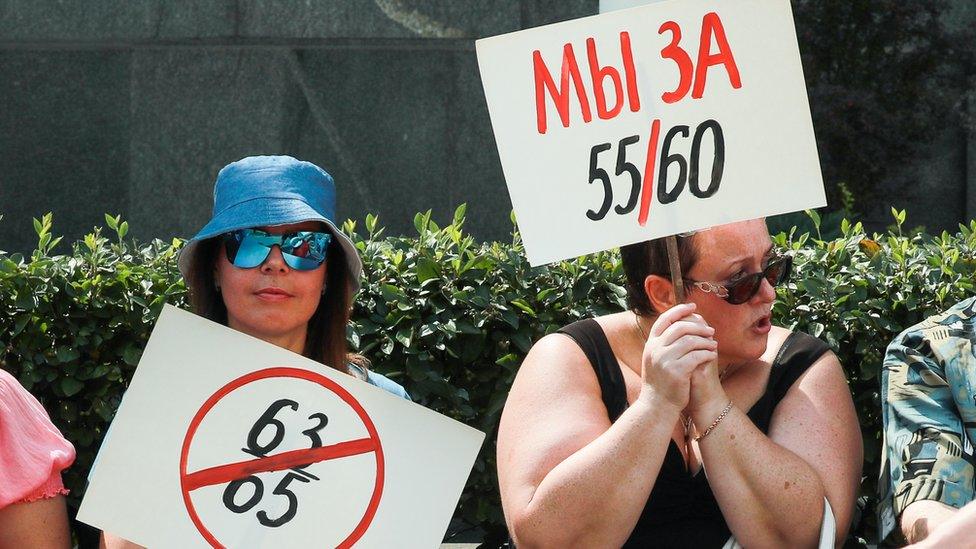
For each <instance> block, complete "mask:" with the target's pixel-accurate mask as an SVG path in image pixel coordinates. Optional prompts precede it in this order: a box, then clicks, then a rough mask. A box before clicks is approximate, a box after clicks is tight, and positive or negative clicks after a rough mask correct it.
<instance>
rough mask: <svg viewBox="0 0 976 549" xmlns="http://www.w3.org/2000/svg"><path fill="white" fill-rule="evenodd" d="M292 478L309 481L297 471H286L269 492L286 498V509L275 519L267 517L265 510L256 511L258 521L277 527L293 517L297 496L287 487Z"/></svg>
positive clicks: (295, 510)
mask: <svg viewBox="0 0 976 549" xmlns="http://www.w3.org/2000/svg"><path fill="white" fill-rule="evenodd" d="M293 480H298V481H301V482H311V481H310V480H309V479H307V478H305V477H304V476H302V475H299V474H297V473H288V474H287V475H285V476H284V478H282V479H281V482H279V483H278V486H275V489H274V491H272V492H271V493H272V494H275V495H278V496H285V497H286V498H288V509H285V512H284V513H282V514H281V516H280V517H278V518H276V519H271V518H268V513H267V512H265V511H258V522H260V523H261V524H263V525H265V526H268V527H271V528H277V527H279V526H281V525H282V524H285V523H287V522H288V521H289V520H291V519H293V518H295V515H296V514H297V513H298V496H296V495H295V493H294V492H292V491H291V490H289V489H288V483H289V482H291V481H293Z"/></svg>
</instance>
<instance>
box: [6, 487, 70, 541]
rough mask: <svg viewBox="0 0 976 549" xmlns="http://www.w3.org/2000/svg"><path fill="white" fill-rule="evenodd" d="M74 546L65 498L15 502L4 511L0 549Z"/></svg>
mask: <svg viewBox="0 0 976 549" xmlns="http://www.w3.org/2000/svg"><path fill="white" fill-rule="evenodd" d="M70 544H71V534H70V533H69V531H68V513H67V511H66V510H65V505H64V496H56V497H53V498H47V499H41V500H37V501H33V502H30V503H15V504H13V505H8V506H7V507H4V508H3V509H0V549H14V548H20V547H37V548H40V549H49V548H50V549H55V548H57V549H62V548H64V549H66V548H67V547H70Z"/></svg>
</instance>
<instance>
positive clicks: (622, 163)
mask: <svg viewBox="0 0 976 549" xmlns="http://www.w3.org/2000/svg"><path fill="white" fill-rule="evenodd" d="M638 141H640V136H639V135H632V136H630V137H625V138H623V139H621V140H620V145H618V147H617V175H620V174H622V173H624V172H627V173H628V174H629V175H630V185H631V186H630V198H628V199H627V204H626V205H624V206H623V207H621V206H620V204H617V205H616V206H614V208H613V211H615V212H617V213H618V214H620V215H623V214H627V213H630V212H632V211H634V207H635V206H637V199H638V198H640V191H641V173H640V170H638V169H637V166H635V165H633V164H631V163H630V162H627V145H633V144H634V143H637V142H638Z"/></svg>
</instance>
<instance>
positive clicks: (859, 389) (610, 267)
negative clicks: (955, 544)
mask: <svg viewBox="0 0 976 549" xmlns="http://www.w3.org/2000/svg"><path fill="white" fill-rule="evenodd" d="M895 216H896V224H895V225H893V226H892V228H891V229H890V230H889V231H888V232H887V233H886V234H873V235H870V236H868V235H866V234H865V232H864V230H863V229H862V227H861V224H860V223H857V224H853V225H852V224H850V223H848V222H847V221H843V222H842V223H840V227H831V231H830V232H832V233H834V234H840V235H841V236H839V237H838V238H834V239H829V240H821V239H820V237H819V234H820V230H821V227H820V220H819V217H818V216H817V214H816V213H813V212H811V218H812V221H813V226H814V227H815V231H814V234H813V235H810V234H808V233H803V234H798V233H797V232H796V231H792V232H791V233H788V234H787V233H780V234H778V235H777V236H775V237H774V240H775V241H776V242H777V244H779V245H780V246H782V247H785V248H791V249H792V250H793V251H794V253H795V256H796V261H795V265H796V273H795V276H794V278H793V281H792V282H791V284H790V285H789V287H788V288H785V289H782V290H781V291H780V297H779V300H778V301H777V303H776V305H775V307H774V315H775V317H776V321H777V322H778V323H780V324H781V325H785V326H789V327H792V328H796V329H800V330H804V331H807V332H809V333H811V334H813V335H816V336H818V337H821V338H823V339H824V340H825V341H827V342H828V343H829V344H830V346H831V347H832V348H833V349H834V350H835V352H837V354H838V356H839V357H840V359H841V362H842V363H843V364H844V366H845V368H846V370H847V373H848V377H849V380H850V384H851V389H852V393H853V395H854V399H855V403H856V405H857V408H858V414H859V416H860V419H861V425H862V430H863V434H864V441H865V465H864V475H865V481H864V483H863V493H864V494H865V495H867V496H871V497H873V494H874V493H875V483H876V480H875V479H876V476H877V470H878V464H879V462H880V459H879V450H880V418H879V404H878V379H877V378H878V371H879V366H880V363H881V358H882V356H883V352H884V347H885V345H886V344H887V342H888V341H890V340H891V338H892V337H893V336H894V335H895V334H896V333H897V332H899V331H901V330H902V329H903V328H905V327H907V326H909V325H911V324H914V323H915V322H917V321H919V320H920V319H922V318H924V317H925V316H927V315H929V314H932V313H934V312H936V311H938V310H941V309H944V308H946V307H948V306H949V305H951V304H952V303H954V302H956V301H958V300H961V299H963V298H965V297H968V296H969V295H971V294H972V293H973V282H972V279H973V271H974V269H976V255H974V253H976V252H974V242H976V236H974V234H976V222H974V223H973V224H972V225H971V226H969V227H960V232H959V233H958V234H956V235H949V234H945V233H944V234H942V235H940V236H938V237H931V236H927V235H924V234H911V235H907V234H905V235H903V234H902V232H901V226H902V224H903V223H904V212H895ZM463 220H464V207H463V206H462V207H461V208H459V209H458V211H457V212H456V213H455V217H454V219H453V220H452V222H451V223H450V224H448V225H446V226H444V227H439V226H438V225H437V224H436V223H435V222H434V221H433V220H431V218H430V213H429V212H428V213H426V214H418V215H417V216H416V218H415V226H416V229H417V236H415V237H410V238H405V237H384V236H383V234H382V233H383V231H382V229H378V228H377V220H376V218H375V217H374V216H367V217H366V220H365V224H364V225H365V227H364V228H365V231H364V232H363V233H362V234H360V233H357V232H356V229H357V226H356V223H353V222H351V221H348V222H346V224H345V225H344V227H343V228H344V230H345V231H346V232H348V233H349V234H350V235H351V236H352V238H353V240H354V242H355V243H356V246H357V247H358V248H359V250H360V253H361V254H362V256H363V263H364V269H365V279H366V281H365V284H364V285H363V290H362V292H361V293H360V295H359V297H358V298H357V300H356V305H355V310H354V314H353V323H352V325H351V326H350V328H349V339H350V341H351V343H352V346H353V348H355V349H358V350H359V351H360V352H362V353H363V354H365V355H366V356H367V357H368V358H369V359H370V360H371V361H372V363H373V367H374V369H376V370H377V371H379V372H382V373H385V374H387V375H389V376H390V377H391V378H393V379H395V380H397V381H399V382H400V383H402V384H403V385H404V386H405V387H406V388H407V390H408V391H409V392H410V394H411V395H412V396H413V398H414V399H415V400H416V401H417V402H419V403H421V404H423V405H425V406H428V407H430V408H433V409H435V410H437V411H439V412H441V413H444V414H446V415H449V416H451V417H454V418H456V419H458V420H460V421H462V422H465V423H467V424H470V425H472V426H475V427H477V428H479V429H481V430H483V431H486V432H487V433H488V439H487V440H488V442H487V443H486V444H485V447H484V448H483V449H482V453H481V455H480V457H479V459H478V461H477V462H476V464H475V468H474V472H473V473H472V475H471V478H470V479H469V482H468V486H467V488H466V489H465V491H464V493H463V495H462V497H461V502H460V506H459V508H458V511H457V518H459V519H461V520H463V521H464V522H466V523H467V524H470V525H476V526H479V527H480V528H482V529H483V530H484V531H485V532H486V533H487V536H488V539H490V540H495V539H500V538H502V537H503V536H504V521H503V519H502V515H501V508H500V504H499V500H498V495H497V485H496V480H495V475H494V468H495V456H494V439H495V430H496V427H497V424H498V418H499V414H500V413H501V409H502V406H503V405H504V403H505V397H506V394H507V392H508V388H509V386H510V384H511V382H512V379H513V377H514V375H515V372H516V371H517V369H518V365H519V364H520V362H521V360H522V358H523V357H524V356H525V353H526V352H527V351H528V349H529V347H530V346H531V344H532V342H533V341H535V340H537V339H539V338H540V337H542V336H543V335H544V334H546V333H549V332H552V331H553V330H555V329H557V328H559V327H560V326H562V325H565V324H567V323H569V322H572V321H574V320H577V319H580V318H584V317H587V316H593V315H599V314H604V313H608V312H611V311H616V310H620V309H621V308H622V307H624V289H623V287H622V282H623V272H622V268H621V266H620V262H619V256H618V254H617V253H615V252H605V253H599V254H594V255H590V256H587V257H584V258H580V259H577V260H573V261H565V262H561V263H558V264H555V265H551V266H549V267H545V268H535V269H533V268H530V267H529V265H528V263H527V262H526V260H525V257H524V254H523V250H522V246H521V242H520V241H519V237H518V235H517V234H515V235H514V236H513V241H512V242H511V243H498V242H495V243H478V242H475V241H474V240H473V238H472V237H471V236H469V235H467V234H465V233H464V231H463V228H462V226H463ZM106 223H107V228H106V229H101V228H96V229H95V230H94V232H93V233H92V234H89V235H88V236H86V237H85V238H84V239H83V240H82V241H79V242H75V243H73V244H72V245H71V250H70V253H69V254H65V255H56V254H54V253H53V248H54V246H55V245H56V244H57V240H58V239H55V238H52V236H51V218H50V216H46V217H45V218H44V219H42V220H37V221H36V223H35V230H36V232H37V233H38V247H37V250H35V251H34V252H33V254H32V255H31V257H29V258H26V257H23V256H21V255H19V254H6V253H3V252H0V338H2V339H0V349H2V355H0V367H3V368H4V369H6V370H8V371H10V372H12V373H13V374H14V375H16V376H17V377H18V378H19V379H20V380H21V382H22V383H23V384H24V385H25V386H26V387H27V388H28V389H30V390H31V391H32V392H33V393H34V394H35V395H37V397H38V398H39V399H40V400H41V401H42V402H43V403H44V404H45V406H46V407H47V408H48V410H49V411H50V413H51V416H52V418H53V420H54V422H55V423H56V424H57V425H58V426H59V427H60V428H61V429H62V431H63V432H64V433H65V435H66V436H67V437H68V438H69V439H70V440H71V441H72V442H74V443H75V446H76V448H77V449H78V461H77V462H76V465H75V466H74V467H72V468H71V469H70V470H69V471H68V472H67V474H66V480H67V483H68V485H69V487H71V488H72V489H73V492H72V496H71V501H72V505H73V506H76V505H77V502H78V501H79V500H80V497H81V496H82V494H83V491H84V478H85V475H86V474H87V471H88V469H89V467H90V466H91V461H92V459H93V457H94V454H95V452H96V450H97V449H98V445H99V443H100V441H101V438H102V436H103V434H104V432H105V428H106V426H107V425H108V423H109V421H110V420H111V419H112V416H113V414H114V412H115V409H116V408H117V406H118V404H119V401H120V398H121V395H122V392H123V391H124V389H125V386H126V383H127V380H128V379H129V378H130V376H131V375H132V372H133V370H134V368H135V366H136V364H137V363H138V360H139V356H140V354H141V351H142V348H143V346H144V344H145V341H146V338H147V337H148V334H149V331H150V330H151V328H152V325H153V322H154V320H155V318H156V315H157V314H158V312H159V310H160V308H161V307H162V304H163V303H164V302H167V301H168V302H169V303H172V304H174V305H178V306H185V301H186V296H185V288H184V286H183V284H182V282H181V281H180V279H179V274H178V272H177V269H176V265H175V258H176V254H177V252H178V250H179V248H180V246H181V245H182V243H181V242H180V241H179V240H173V241H172V242H162V241H158V240H157V241H153V242H151V243H149V244H138V243H134V242H132V241H131V240H127V239H125V236H126V232H127V231H128V224H127V223H125V222H122V221H121V220H120V219H119V218H118V217H115V218H113V217H110V216H106ZM824 229H825V230H826V228H824ZM838 229H839V232H838ZM105 234H109V235H110V236H109V237H106V236H105ZM867 504H868V509H867V510H866V511H865V513H864V515H865V516H864V520H863V521H861V523H860V525H859V527H858V529H857V534H858V535H860V536H863V537H865V538H867V539H873V538H874V530H873V529H874V520H873V500H868V501H867Z"/></svg>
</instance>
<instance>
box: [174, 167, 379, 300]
mask: <svg viewBox="0 0 976 549" xmlns="http://www.w3.org/2000/svg"><path fill="white" fill-rule="evenodd" d="M303 221H320V222H322V223H324V224H325V225H326V226H327V227H328V230H329V231H330V232H331V233H332V236H333V238H334V239H335V240H334V242H335V243H338V244H339V245H340V246H342V251H343V256H344V257H345V259H346V264H347V267H348V269H349V280H348V282H349V287H350V289H351V290H352V292H351V294H355V293H356V292H357V291H358V290H359V276H360V274H361V273H362V270H363V264H362V262H361V261H360V259H359V253H358V252H357V251H356V247H355V246H354V245H353V243H352V241H351V240H349V238H347V237H346V236H345V235H344V234H342V231H340V230H339V228H338V227H337V226H336V223H335V182H334V181H333V180H332V176H331V175H329V174H328V172H326V171H325V170H323V169H322V168H320V167H318V166H316V165H315V164H312V163H311V162H305V161H303V160H297V159H295V158H292V157H290V156H249V157H247V158H242V159H241V160H238V161H237V162H232V163H230V164H228V165H226V166H224V168H223V169H222V170H220V173H218V174H217V181H216V183H214V206H213V216H212V217H211V219H210V222H209V223H207V224H206V225H205V226H204V227H203V228H202V229H200V232H198V233H197V234H196V236H194V237H193V238H191V239H190V240H189V241H188V242H187V243H186V245H185V246H184V247H183V250H182V251H181V252H180V258H179V261H178V265H179V268H180V273H182V274H183V279H184V280H189V273H190V271H191V270H192V267H193V265H194V263H195V261H196V255H197V249H198V248H199V244H200V242H202V241H204V240H207V239H209V238H214V237H216V236H220V235H222V234H224V233H227V232H230V231H236V230H238V229H248V228H253V227H273V226H276V225H288V224H291V223H301V222H303Z"/></svg>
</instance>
